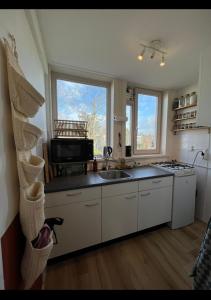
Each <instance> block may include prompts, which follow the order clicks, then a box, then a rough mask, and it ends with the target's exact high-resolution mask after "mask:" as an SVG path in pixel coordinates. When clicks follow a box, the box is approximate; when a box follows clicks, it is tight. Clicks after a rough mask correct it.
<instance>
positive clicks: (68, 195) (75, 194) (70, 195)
mask: <svg viewBox="0 0 211 300" xmlns="http://www.w3.org/2000/svg"><path fill="white" fill-rule="evenodd" d="M78 195H81V192H79V193H74V194H66V196H67V197H74V196H78Z"/></svg>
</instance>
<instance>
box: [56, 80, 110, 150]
mask: <svg viewBox="0 0 211 300" xmlns="http://www.w3.org/2000/svg"><path fill="white" fill-rule="evenodd" d="M106 93H107V89H106V87H101V86H94V85H89V84H83V83H77V82H70V81H64V80H57V111H58V119H61V120H75V121H88V137H89V138H91V139H93V140H94V155H95V156H101V155H102V154H103V147H104V146H105V145H106Z"/></svg>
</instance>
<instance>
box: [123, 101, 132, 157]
mask: <svg viewBox="0 0 211 300" xmlns="http://www.w3.org/2000/svg"><path fill="white" fill-rule="evenodd" d="M126 106H131V124H130V126H131V148H132V149H131V150H132V151H131V152H132V153H133V139H134V135H133V132H134V101H132V100H127V102H126ZM125 132H126V127H125ZM125 143H126V136H125ZM125 146H126V144H125Z"/></svg>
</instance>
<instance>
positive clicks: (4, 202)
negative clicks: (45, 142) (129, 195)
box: [0, 9, 46, 278]
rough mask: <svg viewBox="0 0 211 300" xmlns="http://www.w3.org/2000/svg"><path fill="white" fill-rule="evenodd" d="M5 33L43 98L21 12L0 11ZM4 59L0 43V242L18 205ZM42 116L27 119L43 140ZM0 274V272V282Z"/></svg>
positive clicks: (37, 65) (1, 30) (37, 66)
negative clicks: (13, 44)
mask: <svg viewBox="0 0 211 300" xmlns="http://www.w3.org/2000/svg"><path fill="white" fill-rule="evenodd" d="M9 32H10V33H12V34H13V35H14V36H15V38H16V45H17V52H18V55H19V64H20V66H21V68H22V70H23V72H24V74H25V76H26V78H27V79H28V80H29V81H30V83H31V84H32V85H33V86H34V87H35V88H36V89H37V90H38V91H39V92H40V93H41V94H42V95H43V96H45V86H44V72H43V68H42V64H41V62H40V59H39V56H38V53H37V48H36V46H35V43H34V40H33V37H32V34H31V31H30V28H29V25H28V23H27V20H26V16H25V13H24V11H23V10H20V9H19V10H1V11H0V38H3V37H6V38H7V37H8V33H9ZM5 59H6V57H5V53H4V51H3V47H2V44H1V43H0V128H1V135H0V238H1V236H2V235H3V234H4V232H5V231H6V229H7V228H8V226H9V225H10V224H11V222H12V221H13V219H14V217H15V216H16V214H17V212H18V204H19V182H18V174H17V168H16V151H15V145H14V138H13V130H12V121H11V111H10V99H9V94H8V82H7V71H6V60H5ZM45 115H46V113H45V105H44V106H43V107H42V108H41V109H40V111H39V112H38V114H37V115H36V116H35V118H33V119H30V122H32V123H33V124H35V125H37V126H38V127H40V128H42V129H43V130H44V139H45V136H46V116H45ZM33 152H34V153H37V154H39V155H40V154H41V148H40V146H39V145H38V148H37V149H33ZM0 259H1V257H0ZM1 273H2V270H1V268H0V278H1Z"/></svg>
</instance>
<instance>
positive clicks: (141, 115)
mask: <svg viewBox="0 0 211 300" xmlns="http://www.w3.org/2000/svg"><path fill="white" fill-rule="evenodd" d="M156 117H157V97H156V96H150V95H143V94H139V95H138V124H137V127H138V134H140V132H141V133H144V134H154V133H155V129H156V123H157V122H156Z"/></svg>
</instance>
